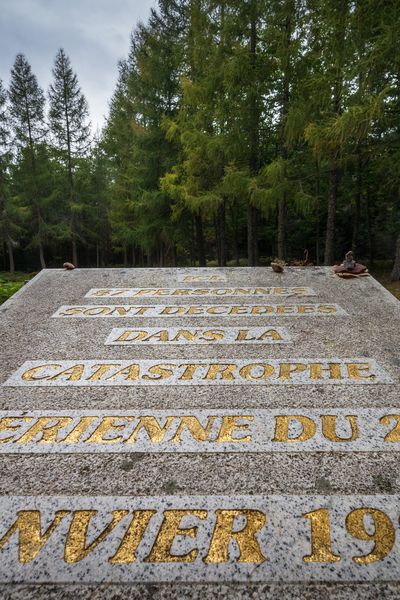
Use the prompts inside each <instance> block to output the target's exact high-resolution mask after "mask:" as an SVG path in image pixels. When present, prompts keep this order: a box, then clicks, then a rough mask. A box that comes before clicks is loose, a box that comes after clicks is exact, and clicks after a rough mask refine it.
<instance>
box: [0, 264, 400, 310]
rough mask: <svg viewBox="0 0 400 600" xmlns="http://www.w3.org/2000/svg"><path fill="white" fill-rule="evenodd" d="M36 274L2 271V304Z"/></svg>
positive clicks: (394, 287)
mask: <svg viewBox="0 0 400 600" xmlns="http://www.w3.org/2000/svg"><path fill="white" fill-rule="evenodd" d="M371 274H372V275H373V276H374V277H375V278H376V279H377V280H378V281H379V282H380V283H381V284H382V285H383V286H384V287H385V288H387V289H388V290H389V292H391V293H392V294H393V295H394V296H396V298H398V299H399V300H400V281H390V271H389V270H386V269H385V270H383V269H381V268H377V269H376V270H375V269H371ZM35 275H36V273H21V272H17V273H14V274H13V275H11V274H10V273H8V272H7V271H0V304H2V303H3V302H5V301H6V300H7V299H8V298H10V296H12V295H13V294H15V292H17V291H18V290H19V289H20V288H21V287H22V286H23V285H24V283H25V282H26V281H28V280H29V279H32V277H34V276H35Z"/></svg>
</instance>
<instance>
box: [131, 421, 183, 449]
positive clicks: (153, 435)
mask: <svg viewBox="0 0 400 600" xmlns="http://www.w3.org/2000/svg"><path fill="white" fill-rule="evenodd" d="M174 421H175V417H167V418H166V419H165V424H164V425H163V426H161V425H160V424H159V422H158V421H157V419H156V418H155V417H151V416H149V417H147V416H146V417H140V418H139V423H138V425H137V426H136V427H135V429H134V431H133V432H132V434H131V435H130V436H129V438H128V439H127V440H126V442H127V443H128V444H133V443H134V442H136V440H137V437H138V435H139V433H140V431H141V430H142V429H144V430H145V431H146V433H147V435H148V436H149V438H150V440H151V441H152V442H153V443H160V442H163V441H164V438H165V435H166V433H167V432H168V431H169V429H170V428H171V425H172V423H173V422H174Z"/></svg>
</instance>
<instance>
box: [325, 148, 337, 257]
mask: <svg viewBox="0 0 400 600" xmlns="http://www.w3.org/2000/svg"><path fill="white" fill-rule="evenodd" d="M338 186H339V169H338V161H337V158H336V157H335V158H334V159H333V160H332V161H331V174H330V182H329V198H328V216H327V221H326V240H325V256H324V264H325V265H327V266H329V265H333V262H334V260H335V221H336V205H337V194H338Z"/></svg>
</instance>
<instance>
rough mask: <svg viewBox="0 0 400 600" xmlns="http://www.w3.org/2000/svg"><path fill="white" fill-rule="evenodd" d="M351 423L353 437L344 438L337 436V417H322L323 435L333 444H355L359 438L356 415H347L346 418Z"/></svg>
mask: <svg viewBox="0 0 400 600" xmlns="http://www.w3.org/2000/svg"><path fill="white" fill-rule="evenodd" d="M344 418H345V419H347V420H348V421H349V423H350V427H351V435H350V437H347V438H343V437H339V436H338V435H336V419H337V417H336V416H335V415H321V421H322V433H323V435H324V436H325V437H326V439H327V440H330V441H331V442H353V441H354V440H356V439H357V438H358V426H357V417H356V416H354V415H346V416H345V417H344Z"/></svg>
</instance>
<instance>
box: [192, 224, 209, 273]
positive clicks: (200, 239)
mask: <svg viewBox="0 0 400 600" xmlns="http://www.w3.org/2000/svg"><path fill="white" fill-rule="evenodd" d="M194 223H195V228H196V241H197V256H198V260H199V267H205V266H206V254H205V250H204V233H203V220H202V218H201V215H196V216H195V218H194Z"/></svg>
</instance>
